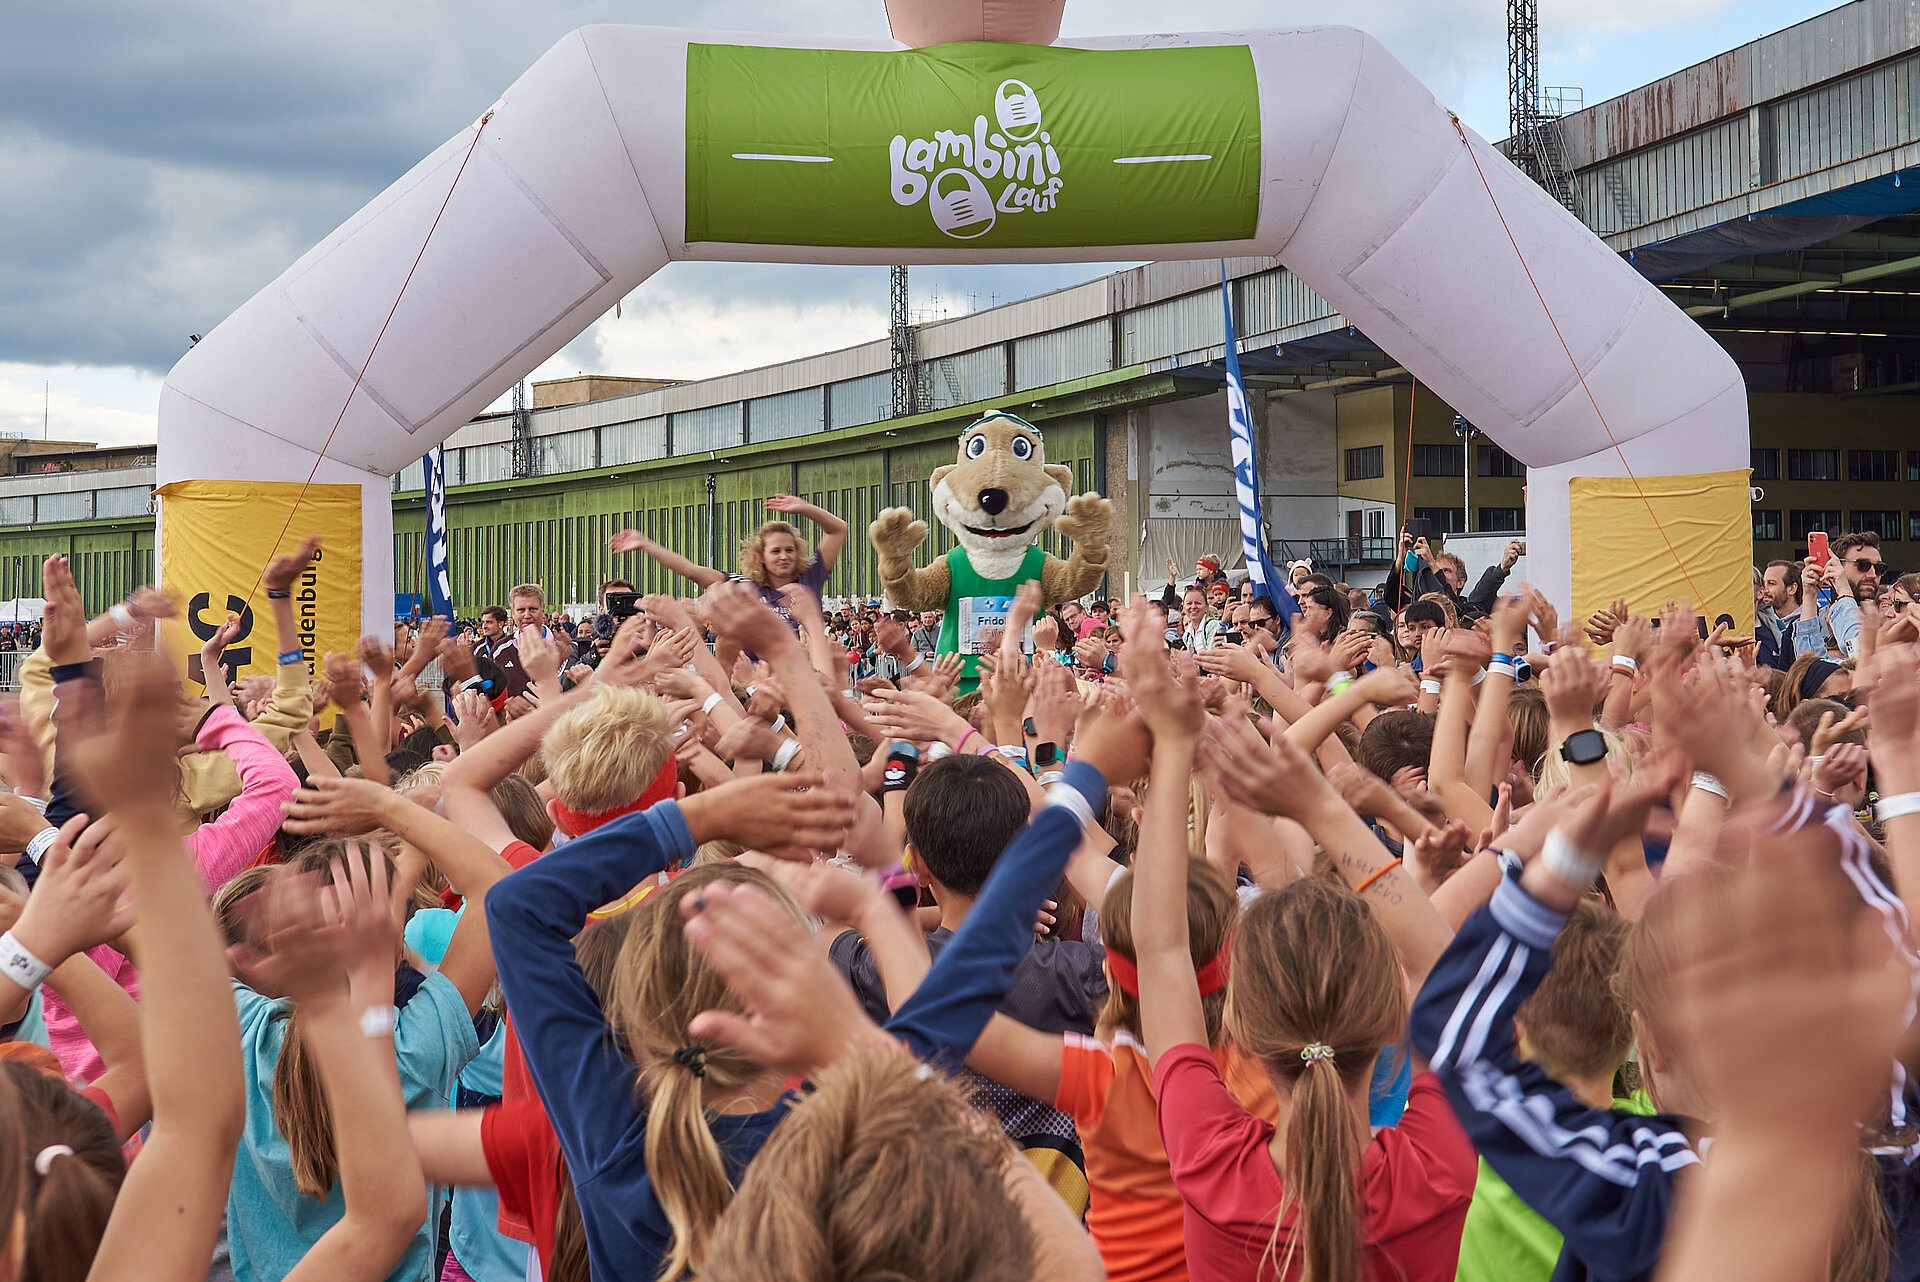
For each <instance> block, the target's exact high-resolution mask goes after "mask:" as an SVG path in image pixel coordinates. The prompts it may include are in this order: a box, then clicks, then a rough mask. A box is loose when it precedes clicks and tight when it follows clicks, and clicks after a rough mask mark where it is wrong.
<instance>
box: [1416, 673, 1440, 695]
mask: <svg viewBox="0 0 1920 1282" xmlns="http://www.w3.org/2000/svg"><path fill="white" fill-rule="evenodd" d="M1420 693H1421V694H1439V693H1440V683H1439V682H1438V681H1435V680H1434V679H1433V678H1432V677H1422V678H1421V679H1420Z"/></svg>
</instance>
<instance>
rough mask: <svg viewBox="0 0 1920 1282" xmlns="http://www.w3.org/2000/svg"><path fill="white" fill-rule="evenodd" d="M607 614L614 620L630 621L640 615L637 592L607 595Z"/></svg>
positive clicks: (610, 593)
mask: <svg viewBox="0 0 1920 1282" xmlns="http://www.w3.org/2000/svg"><path fill="white" fill-rule="evenodd" d="M607 613H608V614H611V615H612V616H613V617H614V618H616V619H631V618H632V617H633V616H634V615H636V614H638V613H640V594H639V593H638V592H609V593H607Z"/></svg>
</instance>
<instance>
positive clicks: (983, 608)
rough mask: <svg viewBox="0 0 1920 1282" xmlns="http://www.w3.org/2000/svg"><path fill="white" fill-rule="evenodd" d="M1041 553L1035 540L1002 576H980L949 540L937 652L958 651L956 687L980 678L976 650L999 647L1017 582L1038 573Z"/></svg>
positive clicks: (963, 688)
mask: <svg viewBox="0 0 1920 1282" xmlns="http://www.w3.org/2000/svg"><path fill="white" fill-rule="evenodd" d="M1046 563H1047V554H1046V552H1045V551H1044V550H1043V549H1042V548H1041V547H1040V545H1039V544H1038V543H1035V544H1034V545H1033V546H1031V547H1029V548H1028V549H1027V554H1026V556H1024V557H1022V558H1021V559H1020V568H1019V569H1017V570H1015V571H1014V572H1013V574H1012V575H1011V576H1009V577H1007V578H1004V579H985V578H981V577H980V575H979V573H978V572H977V571H975V570H974V568H973V562H972V561H969V560H968V559H967V550H966V549H965V548H963V547H959V546H955V547H954V548H953V549H952V550H951V551H949V552H948V553H947V611H946V614H945V615H944V616H943V617H942V618H941V620H940V653H941V654H959V655H960V656H961V664H962V667H961V674H960V690H961V691H962V692H963V693H967V692H971V691H972V690H973V689H974V688H975V687H977V686H978V685H979V683H980V656H981V655H983V654H992V653H993V652H994V651H996V650H998V649H999V648H1000V632H1001V629H1002V627H1003V626H1004V625H1005V623H1006V619H1007V610H1008V608H1009V607H1010V606H1011V605H1012V604H1013V598H1014V596H1015V594H1017V593H1018V592H1019V591H1020V585H1021V584H1023V583H1026V582H1027V581H1029V580H1031V579H1037V578H1039V577H1040V571H1041V569H1042V568H1044V567H1045V566H1046Z"/></svg>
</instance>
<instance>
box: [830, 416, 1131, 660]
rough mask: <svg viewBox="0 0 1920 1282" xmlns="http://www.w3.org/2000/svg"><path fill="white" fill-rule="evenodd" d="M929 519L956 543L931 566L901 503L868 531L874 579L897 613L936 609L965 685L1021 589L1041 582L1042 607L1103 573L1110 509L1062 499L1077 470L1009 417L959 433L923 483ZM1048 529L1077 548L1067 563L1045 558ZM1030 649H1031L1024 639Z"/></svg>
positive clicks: (921, 530) (945, 648)
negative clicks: (876, 564) (945, 461)
mask: <svg viewBox="0 0 1920 1282" xmlns="http://www.w3.org/2000/svg"><path fill="white" fill-rule="evenodd" d="M928 480H929V481H930V482H931V485H932V489H933V514H934V517H935V519H937V520H938V521H939V522H940V524H942V525H944V526H946V527H947V528H948V529H949V530H951V531H953V537H954V539H955V541H956V543H957V544H958V546H956V547H954V548H953V549H952V550H951V551H949V552H948V553H947V554H946V555H945V556H944V557H941V558H939V559H938V560H936V561H934V562H933V563H932V564H931V565H926V566H916V565H914V563H913V554H914V552H915V551H916V550H918V548H919V547H920V545H921V544H922V543H924V542H925V541H926V537H927V524H926V522H925V521H920V520H916V519H914V515H913V513H912V512H911V511H909V510H908V509H906V508H903V507H893V508H888V509H886V510H885V511H884V512H882V513H880V515H879V516H878V517H877V518H876V519H875V520H874V522H873V524H872V525H870V526H868V527H867V537H868V538H869V539H870V540H872V542H873V546H874V549H875V550H876V551H878V552H879V553H880V582H881V583H882V584H883V585H885V587H886V589H887V595H888V596H890V597H891V598H892V599H893V603H894V604H895V605H896V606H897V607H899V608H900V609H903V610H940V611H943V616H942V618H941V621H940V653H941V654H959V655H960V656H961V657H962V661H963V667H964V670H965V671H964V676H963V678H962V683H961V689H963V690H972V689H973V688H974V685H975V683H976V682H977V681H978V678H979V656H980V655H982V654H991V653H992V652H993V651H994V650H995V649H997V648H998V646H999V644H1000V632H1001V629H1002V627H1003V626H1004V624H1005V622H1006V617H1007V608H1008V606H1009V605H1011V604H1012V601H1013V597H1014V594H1015V593H1017V592H1018V591H1019V590H1020V585H1021V584H1023V583H1027V582H1030V581H1032V580H1035V579H1037V580H1039V582H1040V594H1041V602H1042V607H1043V608H1044V607H1046V606H1051V605H1057V604H1059V603H1060V602H1062V601H1071V600H1074V599H1075V598H1076V597H1081V596H1085V595H1086V594H1087V593H1089V592H1091V591H1093V590H1094V588H1095V587H1097V586H1098V585H1099V583H1100V579H1101V577H1102V576H1103V575H1105V574H1106V572H1107V541H1108V536H1109V533H1110V527H1111V525H1112V522H1113V505H1112V504H1111V503H1109V502H1108V501H1107V500H1106V499H1104V498H1102V497H1100V496H1099V495H1098V494H1077V495H1073V496H1072V497H1069V496H1068V487H1069V486H1071V485H1072V484H1073V472H1072V471H1071V470H1070V469H1068V468H1066V467H1062V466H1058V465H1055V466H1051V467H1050V466H1048V464H1047V454H1046V442H1045V441H1044V440H1043V439H1042V438H1041V435H1040V429H1039V428H1037V427H1035V426H1034V425H1033V424H1031V423H1029V422H1027V421H1026V420H1025V419H1023V418H1020V417H1018V416H1016V415H1013V414H1004V413H993V414H988V415H986V416H985V417H984V418H981V419H980V420H979V421H977V422H975V423H972V424H970V425H969V426H968V427H967V429H966V430H965V431H964V432H962V433H961V434H960V448H959V456H958V458H957V459H956V461H955V462H954V463H953V464H952V465H951V466H948V467H941V468H935V469H934V472H933V475H932V476H931V477H929V478H928ZM1049 526H1057V527H1058V529H1059V531H1060V533H1061V534H1063V535H1065V536H1066V537H1067V538H1068V539H1069V540H1071V541H1072V543H1073V554H1072V555H1071V556H1070V557H1068V558H1067V559H1066V560H1064V561H1063V560H1061V559H1060V558H1059V557H1057V556H1049V555H1047V553H1046V551H1045V550H1044V549H1043V548H1041V547H1040V536H1041V534H1043V533H1044V532H1045V531H1046V530H1047V528H1048V527H1049ZM1029 645H1030V643H1029Z"/></svg>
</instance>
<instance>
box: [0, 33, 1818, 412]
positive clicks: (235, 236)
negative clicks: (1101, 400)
mask: <svg viewBox="0 0 1920 1282" xmlns="http://www.w3.org/2000/svg"><path fill="white" fill-rule="evenodd" d="M1830 7H1832V6H1831V5H1830V4H1827V3H1822V0H1597V2H1596V0H1541V9H1542V15H1541V27H1542V38H1541V61H1542V81H1543V83H1546V84H1553V85H1562V84H1564V85H1577V86H1580V87H1581V88H1583V89H1584V90H1585V93H1586V100H1587V101H1588V102H1589V103H1592V102H1595V101H1598V100H1600V99H1602V98H1605V97H1610V96H1612V95H1614V94H1617V93H1620V92H1622V91H1624V90H1627V89H1630V88H1632V87H1634V86H1636V85H1639V84H1644V83H1646V82H1647V81H1649V80H1652V79H1655V78H1657V77H1659V76H1662V75H1665V74H1667V73H1668V72H1671V71H1673V70H1676V69H1678V68H1680V67H1683V66H1686V65H1688V64H1690V63H1693V62H1697V61H1699V60H1700V59H1702V58H1706V57H1710V56H1712V55H1713V54H1716V53H1718V52H1720V51H1722V50H1725V49H1729V48H1732V47H1733V46H1735V45H1737V44H1740V43H1743V42H1745V41H1747V40H1751V39H1753V38H1754V37H1756V36H1759V35H1762V34H1765V33H1767V32H1770V31H1775V30H1778V29H1780V28H1781V27H1784V26H1787V25H1790V24H1791V23H1794V22H1798V21H1800V20H1802V19H1804V18H1807V17H1810V16H1812V15H1813V14H1815V13H1818V12H1821V11H1822V10H1824V9H1827V8H1830ZM596 22H636V23H652V24H656V25H664V26H688V27H705V28H713V29H728V30H741V31H776V32H802V33H818V34H841V35H848V36H866V37H884V36H885V35H886V23H885V19H884V16H883V13H882V6H881V0H785V2H784V3H776V2H774V0H708V2H706V3H700V2H697V0H629V2H628V3H624V4H622V3H615V2H614V0H545V2H544V3H533V4H527V3H504V2H503V0H407V2H406V3H403V4H395V3H392V2H391V0H332V2H331V3H327V4H320V3H313V2H312V0H275V2H274V3H266V4H262V3H258V2H257V0H172V3H169V4H164V5H162V4H155V3H153V0H62V2H61V3H57V4H41V5H20V6H10V8H9V14H8V18H7V25H8V34H7V45H8V58H7V62H8V73H7V75H6V76H4V77H0V174H4V175H5V180H4V181H0V432H4V431H26V432H29V433H31V434H34V435H38V434H39V432H40V430H41V428H42V424H43V421H46V422H48V423H49V425H50V427H51V431H52V434H53V436H54V437H56V438H66V439H80V440H95V441H101V442H128V441H150V440H152V439H153V431H154V407H155V404H156V402H157V400H158V397H159V390H160V383H161V380H162V379H163V378H164V377H165V374H166V371H167V369H168V368H169V367H170V366H171V365H172V364H173V362H174V361H175V360H177V359H178V358H179V356H180V354H181V352H182V351H184V350H185V348H186V346H187V335H188V334H190V333H205V332H206V331H207V330H209V329H211V328H212V327H213V326H214V325H215V324H216V323H217V322H218V321H219V320H220V319H221V318H222V317H223V316H225V315H226V314H227V313H228V312H229V311H231V310H232V309H233V308H235V307H236V306H238V305H239V304H240V303H241V302H243V301H244V300H245V299H246V298H247V297H249V296H250V295H251V294H253V293H254V292H255V291H257V290H258V289H259V288H260V287H261V286H263V285H265V284H266V283H267V282H269V281H271V280H272V279H273V278H274V277H275V276H277V275H278V274H279V273H280V272H281V271H282V270H283V269H284V268H285V267H286V266H287V264H288V263H290V262H292V261H293V259H295V258H296V257H298V256H299V255H300V254H301V253H302V252H304V251H305V250H306V249H307V248H308V247H309V246H310V245H312V244H313V243H315V242H316V241H318V240H319V239H320V238H321V237H322V236H324V235H325V234H326V233H327V232H328V231H330V230H332V229H333V228H334V227H335V226H337V225H338V224H339V223H341V222H342V221H344V220H345V219H346V218H347V217H348V216H349V215H350V214H352V213H353V212H354V211H355V210H356V209H358V208H359V207H360V206H361V205H363V204H364V203H365V202H366V201H367V200H368V199H370V198H371V197H372V196H374V195H375V194H376V193H378V192H379V191H380V190H381V189H382V188H384V187H385V186H387V184H389V183H390V182H392V181H393V180H394V179H395V178H397V177H398V176H399V175H400V174H402V173H404V172H405V171H406V170H407V169H408V168H409V167H410V166H412V165H413V163H414V162H415V161H416V160H418V159H419V158H420V157H421V156H423V155H425V154H426V153H427V152H429V151H430V150H432V149H433V148H434V147H435V146H436V145H438V144H439V143H440V142H441V141H443V140H444V139H446V138H448V137H449V136H451V135H453V134H454V133H456V132H458V131H459V130H460V129H462V128H464V127H465V126H467V125H468V124H469V123H470V122H471V121H472V120H473V119H475V118H476V117H477V116H478V115H479V114H480V113H481V112H482V111H484V110H485V109H486V107H487V105H488V104H489V103H491V102H492V101H493V100H494V99H495V98H496V97H497V96H498V95H499V92H500V90H501V89H503V88H504V87H505V86H506V85H508V84H509V83H511V82H512V81H513V79H514V78H515V77H516V76H518V75H519V73H520V72H521V71H522V70H524V69H525V68H526V67H527V66H528V65H529V64H531V63H532V62H533V61H534V59H535V58H536V57H538V55H539V54H540V53H541V52H542V51H543V50H545V49H546V48H547V47H548V46H549V45H551V44H552V43H553V42H554V41H555V40H557V39H558V38H560V37H561V36H562V35H564V34H565V33H566V32H568V31H569V30H571V29H573V28H574V27H578V26H581V25H584V24H587V23H596ZM1309 22H1337V23H1345V24H1350V25H1355V26H1360V27H1363V28H1365V29H1367V30H1369V31H1370V32H1372V33H1373V34H1374V35H1375V36H1377V37H1378V38H1379V39H1380V40H1381V41H1382V42H1384V43H1385V44H1386V46H1387V47H1388V48H1389V49H1391V50H1392V51H1393V52H1394V53H1395V54H1396V55H1397V56H1398V57H1399V58H1400V59H1401V60H1402V61H1404V62H1405V63H1406V64H1407V65H1408V66H1409V67H1411V68H1412V69H1413V71H1414V72H1415V73H1416V74H1417V75H1419V76H1421V77H1422V78H1423V79H1424V80H1425V81H1426V82H1427V83H1428V84H1429V85H1431V86H1432V87H1433V88H1434V90H1435V92H1436V93H1437V94H1438V95H1439V97H1440V98H1441V99H1442V100H1444V101H1446V102H1447V103H1449V104H1450V105H1452V106H1453V107H1454V108H1455V109H1456V110H1458V111H1459V112H1460V113H1461V115H1462V116H1463V117H1464V118H1465V119H1466V120H1467V122H1468V123H1469V124H1471V125H1472V126H1474V127H1475V128H1476V129H1478V130H1479V131H1480V132H1481V133H1483V134H1485V135H1487V136H1488V137H1491V138H1499V137H1502V136H1504V134H1505V132H1506V130H1505V124H1506V48H1505V40H1506V23H1505V6H1504V3H1503V0H1342V2H1339V3H1336V2H1334V0H1183V2H1182V3H1181V4H1179V5H1177V6H1176V5H1168V4H1165V3H1157V4H1149V3H1146V2H1145V0H1068V4H1067V10H1066V27H1065V31H1066V34H1069V35H1093V34H1110V33H1122V32H1132V31H1154V30H1164V29H1168V28H1169V27H1170V26H1176V24H1177V29H1189V30H1206V29H1219V28H1244V27H1260V26H1278V25H1286V24H1294V23H1309ZM1101 270H1102V268H1101V267H1099V266H1097V265H1087V264H1079V265H1072V266H1061V267H1018V268H1014V267H1007V268H991V267H974V268H924V269H915V273H914V305H915V308H916V310H917V311H921V312H923V313H925V314H929V315H930V314H934V313H935V312H936V310H939V311H946V312H954V311H965V310H968V309H970V308H972V307H975V306H982V307H983V306H987V305H989V304H991V303H993V302H996V301H1005V300H1006V299H1008V298H1011V297H1019V296H1022V295H1025V294H1031V293H1038V292H1042V291H1044V290H1048V289H1054V288H1057V287H1059V286H1062V285H1066V284H1070V283H1073V282H1075V281H1078V280H1084V279H1088V278H1089V277H1091V276H1094V275H1097V274H1099V272H1100V271H1101ZM885 331H886V280H885V270H884V269H882V268H851V267H777V266H734V265H727V264H674V265H672V266H669V267H668V268H667V269H666V270H664V271H663V272H661V273H660V274H659V275H657V276H655V277H654V278H653V279H652V280H651V281H649V282H648V283H647V285H646V286H644V287H643V288H642V289H641V290H640V291H639V292H637V293H636V294H635V295H634V296H633V297H632V298H631V299H630V300H629V301H628V303H627V305H626V306H625V307H624V308H623V315H622V316H621V317H620V318H619V319H615V318H614V317H612V316H608V317H606V318H605V319H603V320H601V321H600V322H599V323H598V324H596V325H594V326H593V327H592V328H590V329H589V330H588V331H587V332H586V333H585V334H583V335H581V336H580V338H578V339H576V340H575V341H574V342H573V343H572V344H571V345H570V346H568V347H567V348H566V349H565V350H564V351H562V352H561V353H560V354H559V355H558V356H556V357H554V358H553V360H551V361H549V362H548V363H547V365H546V366H544V367H543V368H542V369H541V370H540V371H539V372H538V373H537V374H536V375H535V377H552V376H555V375H559V374H571V373H575V372H580V371H590V372H606V373H618V374H640V375H651V376H656V377H674V378H693V377H701V376H705V375H709V374H717V373H722V372H725V371H728V370H734V369H741V368H746V367H750V366H754V365H762V364H766V363H767V362H769V361H777V360H784V359H787V358H790V357H794V356H799V355H804V354H806V353H808V352H814V351H821V350H825V349H828V348H831V347H838V346H844V345H846V344H849V343H855V342H862V341H865V340H868V339H872V338H878V337H881V336H883V335H884V333H885Z"/></svg>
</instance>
